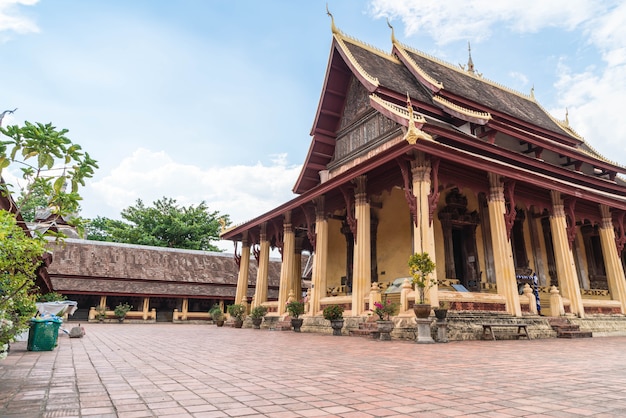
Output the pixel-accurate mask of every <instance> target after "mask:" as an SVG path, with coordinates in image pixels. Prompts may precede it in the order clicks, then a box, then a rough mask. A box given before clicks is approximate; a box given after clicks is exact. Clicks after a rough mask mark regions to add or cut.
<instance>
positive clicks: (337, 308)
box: [324, 305, 343, 335]
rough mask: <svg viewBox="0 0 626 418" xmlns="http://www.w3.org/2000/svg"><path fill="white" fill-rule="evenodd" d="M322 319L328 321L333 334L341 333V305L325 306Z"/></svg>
mask: <svg viewBox="0 0 626 418" xmlns="http://www.w3.org/2000/svg"><path fill="white" fill-rule="evenodd" d="M324 319H326V320H328V321H330V326H331V328H332V329H333V335H341V328H343V306H341V305H328V306H327V307H325V308H324Z"/></svg>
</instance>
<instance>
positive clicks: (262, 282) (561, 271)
mask: <svg viewBox="0 0 626 418" xmlns="http://www.w3.org/2000/svg"><path fill="white" fill-rule="evenodd" d="M411 165H412V167H411V168H412V170H411V171H412V179H413V183H412V187H413V193H414V196H415V199H416V203H417V213H418V217H417V225H414V226H413V227H414V230H413V252H427V253H428V254H429V255H430V256H431V258H432V259H433V261H434V262H435V263H436V260H435V234H434V229H433V223H432V222H431V220H430V219H429V210H430V209H429V199H428V198H429V195H430V193H431V163H430V160H429V159H427V158H426V157H425V155H424V154H423V153H417V155H416V157H415V158H414V159H413V160H412V162H411ZM353 183H354V185H355V216H354V217H355V220H356V234H355V235H356V239H355V245H354V271H353V288H352V315H355V316H357V315H362V314H363V313H364V310H365V298H366V296H367V294H368V292H369V290H370V271H371V261H370V252H371V248H370V205H369V201H368V199H367V194H366V183H367V177H366V176H359V177H357V178H356V179H355V180H354V181H353ZM489 185H490V190H489V196H488V201H487V206H488V216H489V223H490V225H491V228H490V233H491V240H492V248H493V258H494V266H495V277H496V284H497V289H498V293H499V294H501V295H502V296H504V297H505V300H506V310H507V312H509V313H510V314H512V315H516V316H521V307H520V301H519V294H518V288H517V281H516V278H515V264H514V260H513V253H512V249H511V244H510V242H509V237H508V234H507V226H506V222H505V214H506V201H505V197H504V186H503V182H502V178H501V176H499V175H497V174H493V173H489ZM551 195H552V204H553V213H552V216H551V217H550V228H551V232H552V239H553V246H554V256H555V263H556V267H557V275H558V277H559V282H560V283H559V287H560V288H561V293H562V295H563V296H564V297H566V298H567V299H569V300H570V309H571V313H573V314H576V315H578V316H580V317H583V316H584V307H583V300H582V297H581V293H580V286H579V284H578V277H577V273H576V268H575V264H574V256H573V253H572V249H571V248H570V245H569V242H568V237H567V220H566V216H565V212H564V204H563V199H562V198H561V195H560V193H559V192H558V191H552V192H551ZM314 203H315V207H316V218H315V233H316V246H315V258H314V264H313V273H312V286H311V294H310V300H309V304H310V310H311V312H313V313H314V314H315V313H317V312H319V311H320V300H321V299H322V298H323V297H325V295H326V263H327V258H328V221H327V219H326V216H325V212H324V198H323V197H319V198H317V199H315V200H314ZM600 209H601V212H602V225H601V227H600V238H601V243H602V250H603V254H604V263H605V266H606V273H607V279H608V284H609V291H610V293H611V295H612V298H613V299H614V300H619V301H620V302H621V306H622V312H623V313H626V281H625V278H624V270H623V268H622V265H621V261H620V258H619V255H618V253H617V248H616V245H615V232H614V230H613V224H612V222H611V215H610V212H609V208H608V207H607V206H605V205H601V207H600ZM283 227H284V234H283V262H282V268H281V275H280V288H279V297H278V314H279V315H282V314H283V313H284V312H285V303H286V302H287V297H288V295H289V293H290V291H291V292H293V294H294V295H296V296H297V297H298V296H299V295H301V291H302V289H301V285H300V279H301V278H300V267H301V266H300V262H299V261H300V257H297V260H296V251H295V250H296V248H295V234H294V231H293V229H292V225H291V214H290V212H287V213H285V219H284V224H283ZM266 234H267V232H266V226H265V225H262V227H261V234H260V253H259V268H258V274H257V280H256V287H255V293H254V303H255V304H256V305H259V304H261V303H263V302H266V301H267V277H268V265H269V242H268V241H267V238H266ZM242 244H243V246H242V253H241V263H240V269H239V277H238V282H237V293H236V301H237V302H238V303H239V302H242V301H245V300H246V292H247V288H248V271H249V261H250V246H249V244H248V240H247V236H245V235H244V238H243V242H242ZM437 295H438V289H437V286H434V287H433V288H431V290H430V292H429V300H430V303H431V304H433V305H436V304H437V303H438V296H437Z"/></svg>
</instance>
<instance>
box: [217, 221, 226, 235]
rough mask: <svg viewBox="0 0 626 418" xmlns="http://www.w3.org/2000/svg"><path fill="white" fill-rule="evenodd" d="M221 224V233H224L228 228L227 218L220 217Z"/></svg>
mask: <svg viewBox="0 0 626 418" xmlns="http://www.w3.org/2000/svg"><path fill="white" fill-rule="evenodd" d="M218 220H219V222H220V225H221V230H220V233H223V232H224V231H225V230H226V220H225V219H224V218H219V219H218Z"/></svg>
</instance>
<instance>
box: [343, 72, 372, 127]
mask: <svg viewBox="0 0 626 418" xmlns="http://www.w3.org/2000/svg"><path fill="white" fill-rule="evenodd" d="M369 107H370V99H369V92H368V91H367V89H365V87H363V85H362V84H361V83H360V82H359V80H357V78H356V77H352V79H351V80H350V87H348V94H347V97H346V106H345V108H344V110H343V116H342V118H341V122H340V124H339V129H340V130H343V129H345V127H346V126H349V125H350V124H352V123H353V122H355V121H356V119H357V117H358V115H359V114H360V113H363V112H364V111H366V110H367V109H369Z"/></svg>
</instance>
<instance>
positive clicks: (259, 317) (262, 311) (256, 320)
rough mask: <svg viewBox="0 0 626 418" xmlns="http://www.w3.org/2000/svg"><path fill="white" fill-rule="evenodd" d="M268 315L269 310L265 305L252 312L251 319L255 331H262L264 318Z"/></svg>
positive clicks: (253, 309)
mask: <svg viewBox="0 0 626 418" xmlns="http://www.w3.org/2000/svg"><path fill="white" fill-rule="evenodd" d="M265 315H267V308H266V307H265V306H263V305H259V306H255V307H254V308H252V310H251V311H250V318H252V325H253V326H254V329H261V322H263V317H264V316H265Z"/></svg>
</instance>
